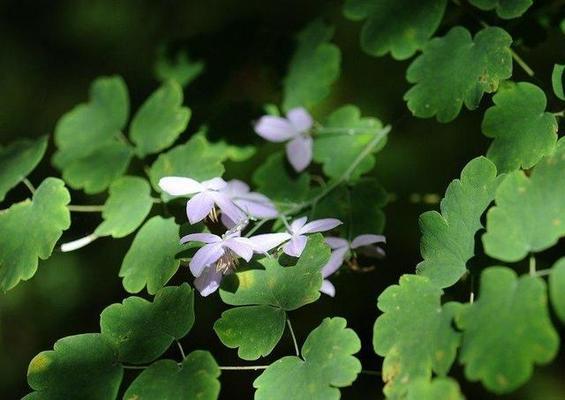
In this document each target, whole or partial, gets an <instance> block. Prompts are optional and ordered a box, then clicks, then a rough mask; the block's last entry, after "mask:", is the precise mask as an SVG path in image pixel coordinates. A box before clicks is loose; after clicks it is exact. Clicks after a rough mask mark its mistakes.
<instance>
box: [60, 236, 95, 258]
mask: <svg viewBox="0 0 565 400" xmlns="http://www.w3.org/2000/svg"><path fill="white" fill-rule="evenodd" d="M98 238H99V236H98V235H97V234H95V233H91V234H90V235H87V236H85V237H82V238H80V239H77V240H73V241H71V242H67V243H63V244H62V245H61V251H62V252H63V253H66V252H69V251H74V250H78V249H81V248H83V247H84V246H87V245H89V244H90V243H92V242H94V241H95V240H96V239H98Z"/></svg>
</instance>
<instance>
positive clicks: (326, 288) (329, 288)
mask: <svg viewBox="0 0 565 400" xmlns="http://www.w3.org/2000/svg"><path fill="white" fill-rule="evenodd" d="M320 292H322V293H325V294H327V295H328V296H330V297H335V286H334V285H333V284H332V283H331V282H330V281H328V280H327V279H324V281H323V282H322V287H321V288H320Z"/></svg>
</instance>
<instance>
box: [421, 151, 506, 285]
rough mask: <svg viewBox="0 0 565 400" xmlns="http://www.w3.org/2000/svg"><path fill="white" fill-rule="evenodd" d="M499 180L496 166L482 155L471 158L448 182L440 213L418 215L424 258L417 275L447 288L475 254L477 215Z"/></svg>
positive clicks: (486, 205) (486, 204)
mask: <svg viewBox="0 0 565 400" xmlns="http://www.w3.org/2000/svg"><path fill="white" fill-rule="evenodd" d="M499 182H500V179H497V177H496V167H495V166H494V164H493V163H492V162H490V161H489V160H488V159H486V158H484V157H478V158H475V159H473V160H471V161H470V162H469V163H468V164H467V165H466V166H465V168H463V171H462V172H461V179H456V180H454V181H453V182H451V183H450V184H449V186H448V188H447V190H446V192H445V196H444V198H443V200H442V201H441V204H440V209H441V214H440V213H438V212H437V211H427V212H425V213H423V214H422V215H421V216H420V229H421V231H422V239H421V244H420V251H421V253H422V258H423V259H424V260H423V261H422V262H420V263H419V264H418V266H417V272H418V274H420V275H424V276H426V277H428V278H429V279H430V280H431V281H432V282H433V283H435V284H436V285H438V286H440V287H449V286H451V285H453V284H455V282H457V281H458V280H459V278H461V277H462V276H463V274H465V272H466V271H467V266H466V263H467V261H469V259H471V258H472V257H473V256H474V255H475V234H476V233H477V231H478V230H479V229H481V228H482V227H483V226H482V224H481V215H482V214H483V213H484V212H485V210H486V209H487V207H488V205H489V204H490V203H491V202H492V200H493V199H494V192H495V190H496V188H497V186H498V184H499Z"/></svg>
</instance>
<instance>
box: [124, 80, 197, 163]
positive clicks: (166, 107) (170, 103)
mask: <svg viewBox="0 0 565 400" xmlns="http://www.w3.org/2000/svg"><path fill="white" fill-rule="evenodd" d="M182 100H183V96H182V88H181V87H180V85H179V84H178V83H177V82H175V81H167V82H165V83H163V85H161V87H160V88H159V89H157V90H156V91H155V92H154V93H153V94H152V95H151V96H149V98H148V99H147V100H145V103H143V105H142V106H141V108H140V109H139V110H138V111H137V113H136V114H135V116H134V117H133V119H132V121H131V127H130V132H129V135H130V137H131V140H132V141H133V142H134V143H135V145H136V150H137V153H138V154H139V155H140V156H142V157H143V156H146V155H147V154H153V153H158V152H159V151H161V150H164V149H166V148H167V147H169V146H170V145H172V144H173V143H174V141H175V140H176V139H177V137H178V136H179V135H180V134H181V133H182V132H183V131H184V130H185V129H186V126H187V125H188V121H189V119H190V109H189V108H187V107H183V106H182Z"/></svg>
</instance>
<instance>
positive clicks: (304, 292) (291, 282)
mask: <svg viewBox="0 0 565 400" xmlns="http://www.w3.org/2000/svg"><path fill="white" fill-rule="evenodd" d="M329 256H330V251H329V247H328V246H327V245H326V244H325V242H324V238H323V237H322V235H320V234H316V235H312V236H310V237H309V238H308V243H307V244H306V248H305V249H304V251H303V253H302V255H301V256H300V258H299V259H298V262H297V263H296V265H294V266H289V267H283V266H281V265H280V264H279V262H278V261H277V260H276V259H275V258H273V257H264V258H262V259H260V260H259V262H258V263H257V265H253V267H255V268H257V269H247V270H244V271H240V272H237V273H235V274H233V275H230V276H226V279H224V284H223V285H222V288H221V290H220V296H221V298H222V300H223V301H224V302H225V303H226V304H230V305H233V306H243V305H254V304H262V305H271V306H274V307H279V308H281V309H283V310H286V311H291V310H295V309H297V308H299V307H302V306H303V305H305V304H309V303H312V302H314V301H316V300H317V299H318V298H319V297H320V292H319V290H320V287H321V285H322V274H321V273H320V269H321V268H322V267H323V266H324V265H325V264H326V262H327V261H328V259H329Z"/></svg>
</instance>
